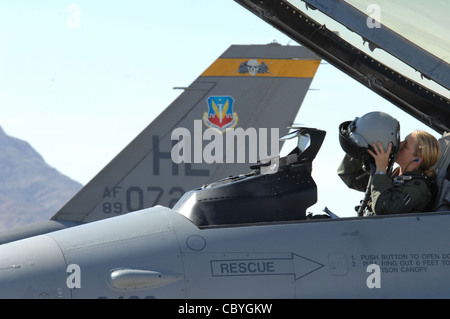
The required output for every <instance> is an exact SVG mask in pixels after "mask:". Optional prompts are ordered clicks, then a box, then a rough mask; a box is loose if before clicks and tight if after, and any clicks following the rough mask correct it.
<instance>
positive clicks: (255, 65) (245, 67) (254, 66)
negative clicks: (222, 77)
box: [239, 59, 269, 76]
mask: <svg viewBox="0 0 450 319" xmlns="http://www.w3.org/2000/svg"><path fill="white" fill-rule="evenodd" d="M239 73H241V74H247V73H249V74H250V75H251V76H254V75H256V74H258V73H260V74H266V73H269V66H268V65H267V64H266V63H264V62H261V64H260V63H259V62H258V60H255V59H250V60H248V61H245V62H243V63H241V65H239Z"/></svg>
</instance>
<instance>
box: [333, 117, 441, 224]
mask: <svg viewBox="0 0 450 319" xmlns="http://www.w3.org/2000/svg"><path fill="white" fill-rule="evenodd" d="M399 131H400V125H399V123H398V121H397V120H396V119H394V118H393V117H391V116H390V115H388V114H386V113H382V112H372V113H368V114H366V115H364V116H363V117H361V118H356V119H355V120H354V121H352V122H344V123H342V124H341V126H340V132H339V133H340V136H339V138H340V142H341V146H342V148H343V149H344V151H345V152H346V154H345V156H344V159H343V161H342V162H341V164H340V166H339V168H338V175H339V176H340V177H341V179H342V180H343V181H344V183H345V184H346V185H347V186H348V187H350V188H352V189H356V190H359V191H366V195H365V198H364V200H362V201H361V205H360V206H357V207H356V208H357V211H358V215H359V216H370V215H385V214H402V213H410V212H421V211H424V210H425V209H426V208H427V205H428V203H429V202H430V200H431V179H432V178H433V176H434V174H435V172H434V169H433V167H434V165H435V164H436V163H437V161H438V159H439V156H440V145H439V142H438V141H437V139H436V138H435V137H434V136H433V135H431V134H429V133H427V132H424V131H419V130H416V131H414V132H412V133H411V134H409V135H408V136H407V137H406V138H405V140H404V141H402V142H399V137H400V134H399ZM394 162H395V163H397V164H398V166H397V167H396V168H395V170H392V167H393V164H394Z"/></svg>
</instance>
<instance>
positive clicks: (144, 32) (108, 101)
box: [0, 0, 431, 216]
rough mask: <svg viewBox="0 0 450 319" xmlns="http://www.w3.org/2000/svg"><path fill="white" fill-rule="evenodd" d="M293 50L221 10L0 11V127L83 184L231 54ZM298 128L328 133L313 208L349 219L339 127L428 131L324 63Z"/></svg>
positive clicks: (230, 9)
mask: <svg viewBox="0 0 450 319" xmlns="http://www.w3.org/2000/svg"><path fill="white" fill-rule="evenodd" d="M273 40H276V41H277V42H279V43H281V44H283V45H286V44H289V45H297V44H296V43H295V42H294V41H292V40H291V39H289V38H287V37H286V36H285V35H283V34H282V33H281V32H279V31H277V30H276V29H274V28H272V27H271V26H269V25H268V24H267V23H265V22H264V21H262V20H260V19H259V18H258V17H256V16H254V15H253V14H252V13H250V12H248V11H247V10H246V9H244V8H243V7H241V6H240V5H239V4H237V3H235V2H234V1H232V0H219V1H216V0H214V1H211V0H194V1H182V0H174V1H155V0H147V1H144V0H132V1H103V0H97V1H92V0H91V1H73V2H72V1H60V0H59V1H56V0H54V1H49V0H42V1H38V2H37V1H31V0H18V1H2V2H1V3H0V126H2V128H3V129H4V130H5V132H6V133H7V134H9V135H11V136H14V137H17V138H20V139H24V140H26V141H28V142H29V143H30V144H31V145H32V146H33V147H34V148H35V149H36V150H37V151H38V152H39V153H40V154H41V155H42V156H43V157H44V159H45V160H46V161H47V162H48V163H49V164H50V165H51V166H53V167H55V168H57V169H58V170H59V171H61V172H62V173H63V174H65V175H67V176H69V177H71V178H72V179H75V180H77V181H79V182H81V183H83V184H85V183H87V182H88V181H89V180H90V179H91V178H93V177H94V176H95V174H96V173H98V172H99V171H100V170H101V169H102V168H103V167H104V166H105V165H106V164H107V163H108V162H109V161H110V160H111V159H112V158H113V157H114V156H115V155H117V154H118V153H119V152H120V151H121V150H122V149H123V148H124V147H125V146H126V145H127V144H128V143H129V142H130V141H131V140H132V139H133V138H134V137H135V136H136V135H137V134H138V133H139V132H141V131H142V130H143V129H144V128H145V127H146V126H147V125H148V124H149V123H150V122H151V121H152V120H153V119H154V118H155V117H156V116H157V115H158V114H159V113H160V112H161V111H162V110H163V109H164V108H165V107H166V106H168V105H169V104H170V103H171V102H172V101H173V100H174V99H175V98H176V97H177V96H178V95H179V94H180V93H181V92H180V91H177V90H174V89H173V87H177V86H188V85H189V84H190V83H192V81H194V80H195V78H196V77H197V76H198V75H199V74H200V73H201V72H202V71H204V70H205V69H206V68H207V67H208V66H209V65H210V64H211V63H212V62H213V61H214V60H215V59H216V58H217V57H218V56H219V55H220V54H222V53H223V52H224V51H225V50H226V49H227V48H228V47H229V46H230V45H232V44H267V43H270V42H272V41H273ZM311 88H313V89H315V90H312V91H310V92H309V93H308V95H307V96H306V98H305V101H304V103H303V105H302V108H301V110H300V112H299V114H298V116H297V118H296V121H295V122H297V123H301V124H302V125H304V126H312V127H317V128H321V129H325V130H326V131H327V137H326V140H325V143H324V145H323V146H322V149H321V151H320V153H319V156H318V157H317V160H316V162H315V163H314V170H313V177H314V178H315V180H316V182H317V184H318V186H319V202H318V204H317V205H315V206H314V207H313V208H312V209H311V211H314V212H316V213H319V212H320V211H321V209H323V207H324V206H328V207H329V208H330V209H331V210H332V211H333V212H335V213H336V214H338V215H339V216H354V215H355V212H354V211H353V207H354V206H355V205H356V204H357V203H358V202H359V200H360V199H362V197H363V194H362V193H357V192H354V191H351V190H349V189H347V188H346V186H345V185H344V184H343V183H342V182H341V181H340V180H339V179H338V177H337V176H336V168H337V166H338V165H339V162H340V160H341V158H342V156H343V155H344V153H343V151H342V149H341V148H340V145H339V141H338V135H337V132H338V125H339V124H340V123H342V122H344V121H347V120H352V119H353V118H354V117H356V116H362V115H364V114H366V113H368V112H370V111H384V112H387V113H389V114H391V115H392V116H394V117H396V118H397V119H398V120H399V121H400V123H401V132H402V137H404V136H406V135H407V134H408V133H410V132H411V131H412V130H414V129H416V128H419V129H424V130H427V131H431V130H430V129H429V128H427V127H426V126H424V125H423V124H421V123H419V122H417V121H416V120H414V119H413V118H412V117H410V116H408V115H406V114H405V113H403V112H402V111H401V110H399V109H397V108H396V107H395V106H393V105H391V104H390V103H389V102H387V101H385V100H383V99H382V98H380V97H378V96H377V95H376V94H374V93H372V92H371V91H370V90H368V89H367V88H365V87H363V86H362V85H360V84H359V83H357V82H356V81H354V80H353V79H351V78H349V77H348V76H346V75H345V74H343V73H342V72H340V71H339V70H337V69H335V68H334V67H333V66H331V65H329V64H326V63H323V64H322V65H321V66H320V67H319V70H318V72H317V75H316V77H315V78H314V80H313V83H312V85H311Z"/></svg>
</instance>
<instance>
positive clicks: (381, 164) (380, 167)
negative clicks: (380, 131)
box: [367, 142, 392, 173]
mask: <svg viewBox="0 0 450 319" xmlns="http://www.w3.org/2000/svg"><path fill="white" fill-rule="evenodd" d="M372 146H373V149H374V151H371V150H367V152H368V153H369V154H370V155H372V157H373V158H374V159H375V166H376V169H377V172H378V171H382V172H384V173H386V168H387V166H388V164H389V155H390V154H391V151H392V143H389V146H388V149H387V150H386V151H384V148H383V145H381V142H378V145H377V144H373V145H372Z"/></svg>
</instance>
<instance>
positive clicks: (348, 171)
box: [337, 154, 369, 192]
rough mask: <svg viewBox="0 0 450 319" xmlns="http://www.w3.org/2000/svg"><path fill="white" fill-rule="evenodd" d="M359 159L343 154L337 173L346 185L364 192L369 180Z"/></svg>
mask: <svg viewBox="0 0 450 319" xmlns="http://www.w3.org/2000/svg"><path fill="white" fill-rule="evenodd" d="M362 166H363V164H362V161H361V160H358V159H355V158H353V157H351V156H349V155H348V154H345V156H344V159H343V160H342V162H341V164H340V165H339V167H338V170H337V173H338V175H339V177H340V178H341V179H342V181H343V182H344V183H345V185H347V186H348V187H350V188H352V189H355V190H357V191H362V192H365V191H366V188H367V184H368V182H369V174H367V173H366V171H365V170H364V169H363V167H362Z"/></svg>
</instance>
